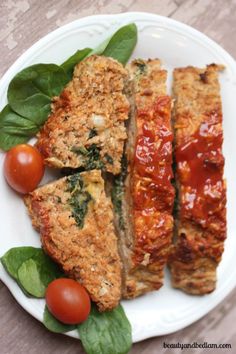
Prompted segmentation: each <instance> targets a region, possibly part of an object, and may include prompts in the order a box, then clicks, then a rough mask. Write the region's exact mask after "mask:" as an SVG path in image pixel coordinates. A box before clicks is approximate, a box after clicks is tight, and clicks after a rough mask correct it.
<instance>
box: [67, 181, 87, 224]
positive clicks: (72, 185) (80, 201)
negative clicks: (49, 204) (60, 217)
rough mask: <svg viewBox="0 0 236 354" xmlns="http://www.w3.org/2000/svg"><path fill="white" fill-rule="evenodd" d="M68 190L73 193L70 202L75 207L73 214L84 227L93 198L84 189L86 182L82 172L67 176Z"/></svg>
mask: <svg viewBox="0 0 236 354" xmlns="http://www.w3.org/2000/svg"><path fill="white" fill-rule="evenodd" d="M67 183H68V185H69V187H68V190H69V192H70V193H71V197H70V199H69V204H70V206H71V207H72V209H73V212H72V215H73V217H74V218H75V221H76V223H77V225H78V226H79V227H80V228H81V229H82V228H83V226H84V218H85V216H86V214H87V212H88V203H89V202H90V201H91V200H92V197H91V195H90V194H89V192H88V191H85V190H84V189H83V186H84V183H83V179H82V177H81V175H80V174H74V175H72V176H70V177H68V178H67Z"/></svg>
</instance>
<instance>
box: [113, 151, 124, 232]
mask: <svg viewBox="0 0 236 354" xmlns="http://www.w3.org/2000/svg"><path fill="white" fill-rule="evenodd" d="M127 167H128V162H127V157H126V155H123V157H122V160H121V173H120V174H119V175H118V176H117V177H115V178H114V185H113V188H112V192H111V199H112V203H113V205H114V210H115V212H116V213H117V214H118V216H119V227H120V228H121V229H122V230H124V217H123V214H122V197H123V194H124V181H125V178H126V175H127Z"/></svg>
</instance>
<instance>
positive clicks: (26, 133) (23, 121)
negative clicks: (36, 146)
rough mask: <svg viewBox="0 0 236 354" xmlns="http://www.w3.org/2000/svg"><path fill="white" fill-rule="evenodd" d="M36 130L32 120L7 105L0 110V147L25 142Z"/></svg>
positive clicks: (6, 147) (8, 146)
mask: <svg viewBox="0 0 236 354" xmlns="http://www.w3.org/2000/svg"><path fill="white" fill-rule="evenodd" d="M38 130H39V127H38V126H37V125H36V124H35V123H34V122H32V121H30V120H29V119H28V118H25V117H22V116H20V115H18V114H17V113H15V112H14V111H13V110H12V109H11V107H10V106H9V105H6V106H5V107H4V108H3V110H2V111H1V112H0V148H1V149H3V150H9V149H10V148H11V147H12V146H15V145H16V144H21V143H24V142H27V141H28V140H29V138H30V137H32V136H34V135H35V134H36V133H37V131H38Z"/></svg>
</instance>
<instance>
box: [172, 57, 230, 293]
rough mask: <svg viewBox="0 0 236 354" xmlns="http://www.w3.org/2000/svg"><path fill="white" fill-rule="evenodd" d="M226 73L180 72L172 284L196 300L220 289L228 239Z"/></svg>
mask: <svg viewBox="0 0 236 354" xmlns="http://www.w3.org/2000/svg"><path fill="white" fill-rule="evenodd" d="M222 69H223V67H222V66H219V65H215V64H212V65H209V66H207V67H206V68H202V69H200V68H195V67H185V68H178V69H175V70H174V83H173V93H174V98H175V106H174V115H173V121H174V127H175V160H176V181H177V188H178V195H179V197H178V215H177V230H176V237H177V240H176V244H175V247H174V250H173V253H172V255H171V257H170V259H169V266H170V270H171V275H172V284H173V286H174V287H175V288H179V289H182V290H184V291H185V292H187V293H190V294H206V293H210V292H211V291H213V290H214V289H215V286H216V269H217V266H218V264H219V262H220V260H221V256H222V253H223V250H224V240H225V238H226V185H225V181H224V178H223V173H224V157H223V154H222V144H223V131H222V107H221V97H220V84H219V79H218V72H219V71H220V70H222Z"/></svg>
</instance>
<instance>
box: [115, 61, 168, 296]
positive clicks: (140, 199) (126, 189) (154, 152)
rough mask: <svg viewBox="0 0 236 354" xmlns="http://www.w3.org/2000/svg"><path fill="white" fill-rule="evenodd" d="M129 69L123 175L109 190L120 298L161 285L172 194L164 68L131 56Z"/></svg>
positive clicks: (165, 74) (154, 288) (166, 251)
mask: <svg viewBox="0 0 236 354" xmlns="http://www.w3.org/2000/svg"><path fill="white" fill-rule="evenodd" d="M129 72H130V75H131V78H132V81H133V88H132V93H131V97H130V99H131V101H132V107H133V109H132V118H131V120H130V125H129V127H128V130H129V139H128V143H127V145H126V155H127V164H128V166H127V176H126V177H125V176H124V173H123V174H121V175H120V177H119V178H118V179H117V180H116V181H115V188H114V190H113V202H114V204H115V210H116V211H117V213H118V216H117V217H116V225H117V229H118V230H119V248H120V253H121V257H122V261H123V265H124V271H123V297H125V298H133V297H136V296H139V295H142V294H144V293H146V292H149V291H152V290H157V289H159V288H160V287H161V286H162V284H163V275H164V274H163V271H164V266H165V264H166V262H167V258H168V256H169V252H170V247H171V240H172V229H173V217H172V208H173V202H174V194H175V193H174V188H173V186H172V184H171V179H172V177H173V174H172V140H173V133H172V129H171V98H170V97H169V96H168V95H167V92H166V79H167V72H166V70H163V69H162V68H161V63H160V61H159V60H157V59H154V60H135V61H133V62H132V63H131V65H130V67H129ZM123 164H125V158H124V159H123Z"/></svg>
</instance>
